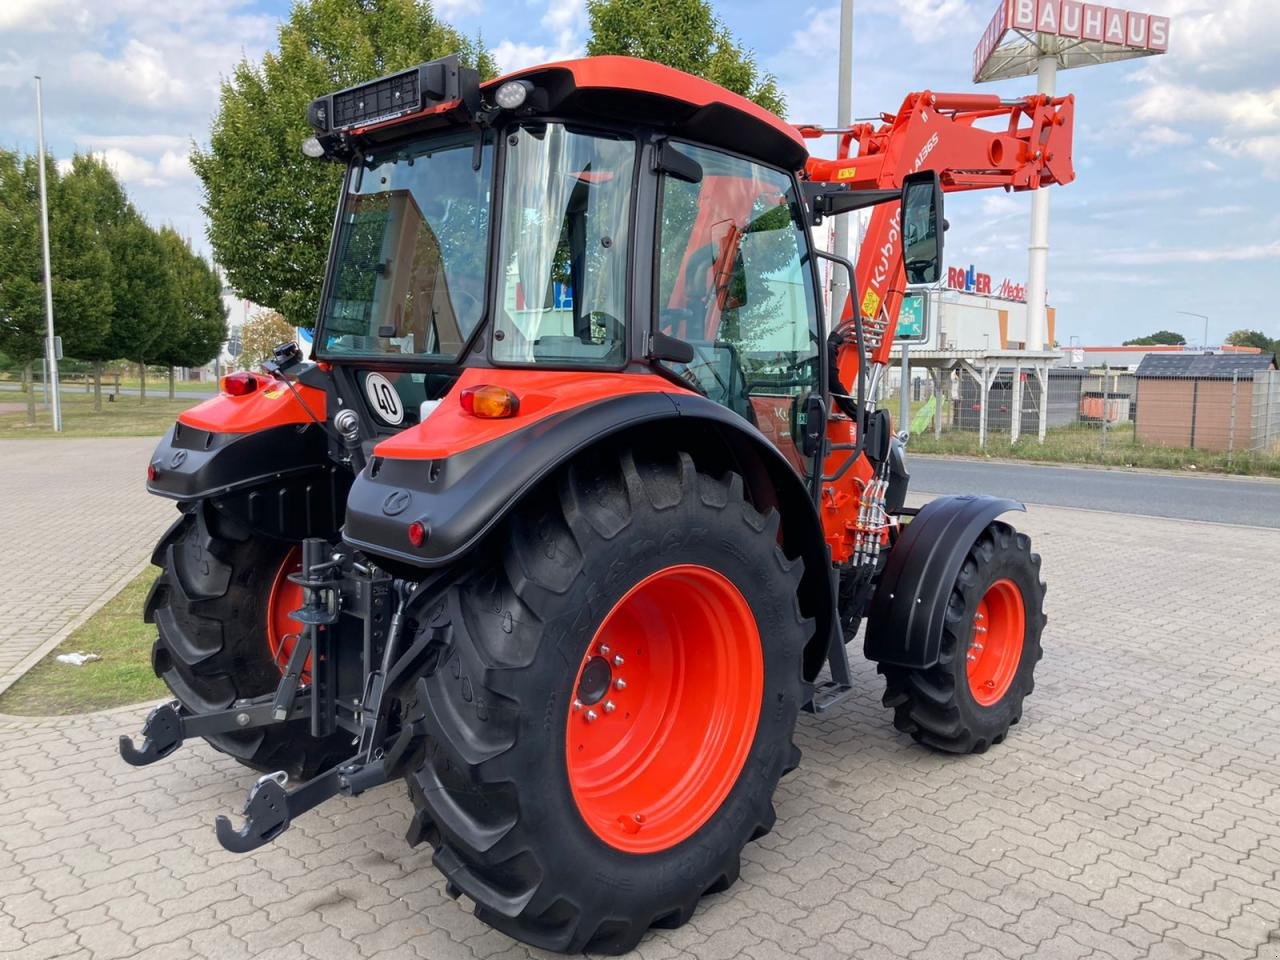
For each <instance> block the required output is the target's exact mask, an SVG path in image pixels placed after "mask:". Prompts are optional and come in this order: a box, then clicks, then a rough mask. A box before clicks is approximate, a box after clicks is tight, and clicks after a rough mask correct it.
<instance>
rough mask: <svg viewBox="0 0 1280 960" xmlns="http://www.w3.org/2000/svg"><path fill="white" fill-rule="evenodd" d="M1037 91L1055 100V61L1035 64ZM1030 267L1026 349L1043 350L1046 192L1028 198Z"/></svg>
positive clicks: (1049, 55) (1047, 57)
mask: <svg viewBox="0 0 1280 960" xmlns="http://www.w3.org/2000/svg"><path fill="white" fill-rule="evenodd" d="M1036 79H1037V81H1038V82H1037V90H1038V91H1039V92H1040V93H1043V94H1047V95H1048V96H1051V97H1052V96H1055V95H1056V91H1057V86H1058V58H1057V56H1055V55H1054V54H1052V53H1046V54H1044V55H1042V56H1041V57H1040V59H1039V60H1038V61H1036ZM1028 253H1029V254H1030V261H1031V262H1030V265H1029V266H1028V268H1027V349H1028V350H1043V349H1044V347H1045V339H1046V337H1047V332H1048V329H1049V322H1048V310H1047V308H1046V306H1045V299H1046V297H1047V291H1048V276H1049V189H1048V187H1041V188H1040V189H1039V190H1037V191H1035V192H1034V193H1033V194H1031V246H1030V247H1029V248H1028Z"/></svg>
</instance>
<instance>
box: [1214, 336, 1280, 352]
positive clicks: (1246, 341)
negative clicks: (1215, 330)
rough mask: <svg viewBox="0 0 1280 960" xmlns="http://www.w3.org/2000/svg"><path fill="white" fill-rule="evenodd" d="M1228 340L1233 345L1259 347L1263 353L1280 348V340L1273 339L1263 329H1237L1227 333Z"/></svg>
mask: <svg viewBox="0 0 1280 960" xmlns="http://www.w3.org/2000/svg"><path fill="white" fill-rule="evenodd" d="M1226 342H1227V343H1229V344H1231V345H1232V346H1233V347H1257V348H1258V349H1259V350H1261V351H1262V352H1263V353H1275V352H1276V351H1278V350H1280V340H1272V339H1271V338H1270V337H1268V336H1267V335H1266V334H1265V333H1263V332H1262V331H1261V330H1236V331H1233V332H1232V333H1229V334H1227V339H1226Z"/></svg>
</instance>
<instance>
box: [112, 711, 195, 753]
mask: <svg viewBox="0 0 1280 960" xmlns="http://www.w3.org/2000/svg"><path fill="white" fill-rule="evenodd" d="M180 746H182V717H181V716H180V715H179V714H178V701H176V700H172V701H170V702H169V703H162V704H160V705H159V706H157V707H156V708H155V709H153V710H152V711H151V712H150V713H149V714H147V720H146V722H145V723H144V724H143V725H142V748H141V749H138V748H137V747H135V746H134V745H133V739H132V738H131V737H128V736H121V737H120V757H121V758H122V759H123V760H124V762H125V763H127V764H129V765H130V766H134V767H145V766H146V765H147V764H149V763H155V762H156V761H157V760H162V759H164V758H165V757H167V756H168V755H169V754H171V753H173V751H175V750H177V749H178V747H180Z"/></svg>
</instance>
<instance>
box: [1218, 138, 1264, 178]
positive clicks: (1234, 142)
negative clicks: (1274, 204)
mask: <svg viewBox="0 0 1280 960" xmlns="http://www.w3.org/2000/svg"><path fill="white" fill-rule="evenodd" d="M1209 146H1210V147H1212V148H1213V149H1214V150H1216V151H1218V153H1220V154H1222V155H1223V156H1227V157H1232V158H1234V159H1236V160H1241V159H1244V160H1248V161H1250V162H1251V163H1253V164H1256V165H1257V167H1258V168H1259V169H1261V170H1262V173H1263V175H1264V176H1267V177H1270V178H1272V179H1274V180H1280V133H1272V134H1267V135H1265V136H1259V137H1230V136H1226V137H1211V138H1210V139H1209Z"/></svg>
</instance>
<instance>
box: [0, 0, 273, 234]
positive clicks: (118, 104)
mask: <svg viewBox="0 0 1280 960" xmlns="http://www.w3.org/2000/svg"><path fill="white" fill-rule="evenodd" d="M276 30H277V21H276V19H275V18H274V17H272V16H269V15H266V14H263V13H259V12H258V11H257V10H256V9H255V8H254V6H253V5H252V4H251V3H250V2H249V0H199V2H183V0H179V2H168V3H155V2H152V0H93V2H87V0H0V142H3V143H5V144H6V145H10V146H15V147H17V148H18V149H22V150H28V151H31V150H34V148H35V142H34V141H35V137H34V133H35V131H34V124H33V123H32V118H31V102H32V101H31V98H32V90H31V85H32V80H31V78H32V75H33V74H40V75H42V76H43V78H44V108H45V131H46V137H47V140H48V144H49V149H50V151H51V152H52V153H53V154H54V156H56V157H58V158H60V160H63V161H65V159H66V158H67V157H69V156H70V155H71V153H72V152H73V151H79V152H82V153H93V154H96V155H98V156H101V157H102V158H103V159H104V160H105V161H106V162H107V163H108V164H109V165H110V166H111V167H112V168H113V169H114V170H116V171H117V172H118V174H119V176H120V177H121V179H122V180H123V181H124V183H125V186H126V188H127V189H128V190H129V192H130V195H131V197H132V199H133V200H134V202H135V203H137V205H138V207H139V209H141V210H142V212H143V213H144V214H145V215H146V216H147V217H148V219H150V220H152V221H153V222H156V223H173V224H178V225H181V227H182V228H183V229H184V230H186V231H187V232H189V233H193V234H195V235H196V237H197V243H198V244H199V245H200V246H202V247H203V246H204V241H203V233H204V230H203V227H202V225H201V223H202V217H201V215H200V212H199V204H200V196H199V191H198V184H197V182H196V180H195V177H194V175H193V173H192V171H191V168H190V165H189V163H188V160H187V155H188V152H189V151H190V148H191V143H192V141H193V140H196V141H202V140H204V139H205V138H206V137H207V135H208V129H209V122H210V119H211V117H212V115H213V113H214V111H215V109H216V108H217V102H218V99H217V98H218V86H219V82H220V80H221V78H222V77H224V76H226V75H227V74H229V73H230V72H231V70H232V69H233V68H234V67H235V65H236V63H237V62H238V61H239V60H240V59H241V58H242V57H248V58H249V59H250V60H251V61H252V60H257V59H258V58H259V57H261V55H262V53H263V52H264V51H265V50H266V48H267V47H268V45H270V44H272V43H273V41H274V39H275V34H276Z"/></svg>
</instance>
